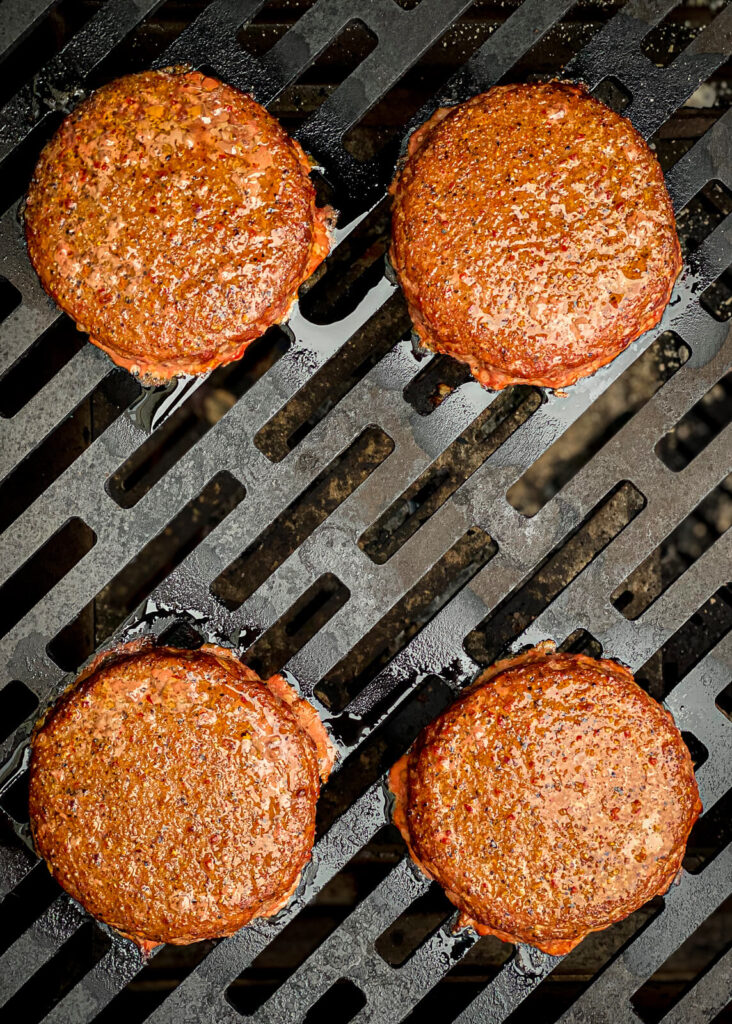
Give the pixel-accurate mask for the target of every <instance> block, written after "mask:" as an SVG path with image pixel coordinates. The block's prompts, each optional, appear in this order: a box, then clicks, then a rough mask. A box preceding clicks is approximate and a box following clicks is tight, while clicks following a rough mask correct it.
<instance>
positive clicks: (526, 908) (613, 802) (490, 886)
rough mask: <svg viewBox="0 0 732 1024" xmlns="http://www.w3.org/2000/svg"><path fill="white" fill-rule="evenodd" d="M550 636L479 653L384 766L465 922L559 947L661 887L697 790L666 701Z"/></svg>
mask: <svg viewBox="0 0 732 1024" xmlns="http://www.w3.org/2000/svg"><path fill="white" fill-rule="evenodd" d="M550 649H551V648H547V646H546V645H540V646H539V647H538V648H535V649H534V650H533V651H531V652H529V653H528V654H525V655H521V656H519V657H516V658H512V659H509V660H507V661H503V662H498V663H497V664H496V665H494V666H493V667H492V668H490V669H489V670H488V671H487V672H486V673H484V675H483V676H481V678H480V679H479V680H478V682H477V683H476V684H475V686H474V687H472V688H471V689H470V690H469V691H468V692H467V693H466V694H465V695H464V696H463V697H461V698H460V699H459V700H457V701H456V702H455V703H454V704H453V705H452V707H450V708H449V709H448V710H447V711H446V712H445V713H444V714H443V715H441V716H440V717H439V718H438V719H436V720H435V721H434V722H432V723H431V724H430V725H429V726H427V728H426V729H424V730H423V732H422V733H421V735H420V736H419V738H418V740H417V742H416V743H415V744H414V746H413V747H412V749H411V750H410V751H409V752H408V754H407V755H405V757H404V758H402V759H401V761H399V762H398V763H397V764H396V765H395V766H394V768H393V769H392V772H391V780H390V781H391V787H392V789H393V791H394V792H395V794H396V797H397V804H396V811H395V822H396V824H397V825H398V826H399V828H400V830H401V832H402V834H403V835H404V838H405V839H406V841H407V844H408V845H409V848H410V852H411V854H412V856H413V858H414V859H415V861H416V862H417V864H419V866H420V867H421V868H422V870H423V871H424V872H425V873H426V874H428V875H429V876H430V877H432V878H434V879H436V880H437V881H438V882H439V883H440V884H441V885H442V886H443V887H444V888H445V890H446V891H447V895H448V896H449V898H450V899H451V900H452V902H453V903H455V904H456V905H457V906H458V907H459V908H460V910H461V911H462V912H463V913H462V923H464V924H472V925H473V926H474V927H476V928H477V929H478V931H480V932H481V933H484V934H492V935H497V936H498V937H499V938H501V939H504V940H505V941H507V942H527V943H530V944H531V945H533V946H538V947H539V949H542V950H544V951H545V952H547V953H552V954H561V953H567V952H569V950H570V949H572V948H573V947H574V946H576V945H577V943H578V942H579V941H580V940H581V939H582V938H584V936H585V935H586V934H587V933H588V932H590V931H595V930H598V929H601V928H605V927H607V926H608V925H609V924H611V923H612V922H614V921H618V920H620V919H621V918H623V917H626V916H627V915H628V914H630V913H631V912H632V911H633V910H635V909H637V908H638V907H639V906H641V905H642V904H643V903H645V902H646V901H647V900H649V899H651V898H652V897H653V896H655V895H657V894H658V893H663V892H665V891H666V889H667V888H668V886H669V885H670V884H671V882H672V880H673V879H674V877H675V876H676V874H677V873H678V871H679V868H680V866H681V861H682V858H683V855H684V849H685V846H686V840H687V838H688V835H689V832H690V830H691V827H692V825H693V824H694V821H695V820H696V818H697V817H698V816H699V813H700V811H701V803H700V801H699V794H698V790H697V785H696V780H695V778H694V770H693V767H692V763H691V758H690V756H689V752H688V750H687V749H686V746H685V744H684V742H683V740H682V738H681V734H680V733H679V731H678V729H677V728H676V726H675V725H674V722H673V719H672V718H671V715H670V714H669V713H668V712H667V711H665V710H664V709H663V708H662V707H661V705H660V704H658V703H656V701H654V700H653V699H652V698H651V697H649V696H648V695H647V694H646V693H645V692H644V691H643V690H641V688H640V687H639V686H637V685H636V683H635V682H634V680H633V677H632V675H631V674H630V672H629V671H628V670H627V669H625V668H623V667H622V666H621V665H618V664H617V663H616V662H613V661H595V660H593V659H592V658H588V657H585V656H583V655H570V654H551V653H548V650H550Z"/></svg>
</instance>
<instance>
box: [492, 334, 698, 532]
mask: <svg viewBox="0 0 732 1024" xmlns="http://www.w3.org/2000/svg"><path fill="white" fill-rule="evenodd" d="M690 355H691V350H690V349H689V347H688V345H686V344H685V342H683V341H682V340H681V338H679V336H678V335H677V334H675V333H674V332H673V331H666V332H665V333H664V334H662V335H661V336H660V337H659V338H657V339H656V341H655V342H654V343H653V344H652V345H651V346H650V347H649V348H648V349H646V351H645V352H644V353H643V355H641V356H639V357H638V359H636V361H635V362H634V363H633V364H632V365H631V366H629V367H628V369H627V370H625V372H624V373H622V374H621V375H620V377H618V379H617V380H616V381H614V382H613V383H612V384H611V385H610V387H609V388H608V389H607V390H606V391H605V392H603V394H602V395H601V396H600V397H599V398H598V399H596V401H595V402H594V403H593V404H592V405H591V406H590V408H589V409H588V410H587V411H586V412H584V413H583V414H582V415H581V416H580V417H579V419H578V420H576V421H575V422H574V423H573V424H572V426H571V427H569V428H568V429H567V430H565V432H564V433H563V434H562V436H561V437H560V438H558V439H557V440H556V441H555V442H554V444H552V445H551V446H550V447H549V448H547V450H546V451H545V452H544V454H543V455H541V456H540V458H538V459H537V460H536V462H534V464H533V465H532V466H531V467H530V468H529V469H527V470H526V472H525V473H524V474H523V476H521V477H520V478H519V479H518V480H517V481H516V483H515V484H513V485H512V486H511V487H510V488H509V489H508V492H507V494H506V497H507V498H508V500H509V501H510V503H511V504H512V505H513V507H514V508H515V509H516V511H517V512H520V513H521V515H524V516H534V515H536V513H537V512H539V511H541V509H542V508H544V506H545V505H546V504H547V502H548V501H550V500H551V498H553V497H554V495H555V494H556V493H557V492H558V491H560V490H561V489H562V487H564V486H565V485H566V484H567V483H569V481H570V480H571V479H572V478H573V477H574V476H576V475H577V473H579V471H580V470H581V469H582V468H583V466H586V465H587V463H588V462H589V461H590V460H591V459H592V457H593V455H595V454H596V453H597V452H598V451H599V450H600V449H601V448H602V447H603V446H604V445H605V444H607V442H608V441H609V440H610V439H611V438H612V437H614V436H615V434H617V433H618V431H619V430H620V429H621V427H623V426H624V425H625V424H626V423H627V422H628V421H629V420H630V419H631V418H632V417H633V416H634V415H635V414H636V413H637V412H638V411H639V410H640V409H642V408H643V406H644V405H646V404H647V402H649V401H650V399H651V398H653V396H654V395H655V394H656V393H657V392H658V391H659V390H660V389H661V388H662V387H663V385H664V384H665V383H666V381H667V380H670V378H671V377H673V375H674V374H675V373H676V372H677V371H678V370H680V369H681V367H682V366H683V365H684V363H685V362H686V361H687V360H688V358H689V356H690Z"/></svg>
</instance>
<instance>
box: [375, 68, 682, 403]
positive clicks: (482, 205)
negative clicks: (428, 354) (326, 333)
mask: <svg viewBox="0 0 732 1024" xmlns="http://www.w3.org/2000/svg"><path fill="white" fill-rule="evenodd" d="M391 259H392V262H393V264H394V267H395V269H396V271H397V274H398V276H399V279H400V282H401V285H402V288H403V290H404V293H405V296H406V298H407V301H408V304H409V307H410V312H411V314H412V319H413V321H414V324H415V327H416V329H417V331H418V333H419V335H420V337H421V340H422V341H423V343H424V344H425V345H427V346H428V347H429V348H432V349H434V350H435V351H437V352H445V353H447V354H448V355H451V356H454V357H455V358H456V359H459V360H461V361H462V362H465V363H467V364H468V365H469V366H470V369H471V371H472V372H473V374H474V376H475V377H476V378H477V379H478V380H479V381H480V383H481V384H483V385H485V386H486V387H490V388H503V387H506V386H507V385H509V384H514V383H531V384H537V385H544V386H547V387H561V386H563V385H568V384H573V383H574V382H575V381H576V380H577V379H578V378H579V377H585V376H587V375H588V374H590V373H593V372H594V371H595V370H597V369H598V368H599V367H600V366H603V365H604V364H605V363H609V362H610V361H611V360H612V359H613V358H614V357H615V356H616V355H618V353H619V352H621V351H622V350H623V349H624V348H625V347H626V346H627V345H628V344H630V342H631V341H633V340H634V339H635V338H637V337H638V336H639V335H640V334H642V333H643V332H644V331H646V330H648V329H649V328H650V327H653V326H654V325H655V324H657V323H658V321H659V320H660V319H661V316H662V314H663V310H664V307H665V306H666V303H667V302H668V299H669V296H670V294H671V289H672V287H673V283H674V281H675V279H676V277H677V275H678V273H679V270H680V269H681V251H680V247H679V242H678V238H677V236H676V228H675V222H674V215H673V209H672V207H671V202H670V200H669V197H668V193H667V191H666V186H665V184H664V180H663V174H662V172H661V168H660V167H659V164H658V161H657V160H656V158H655V156H654V155H653V153H652V152H651V151H650V149H649V148H648V146H647V145H646V143H645V142H644V141H643V139H642V138H641V136H640V135H638V133H637V132H636V131H635V129H634V128H633V126H632V125H631V123H630V121H628V120H626V119H625V118H623V117H620V116H619V115H618V114H616V113H614V111H612V110H610V109H609V108H608V107H606V106H605V105H604V104H602V103H600V102H599V101H597V100H595V99H593V98H592V97H591V96H590V95H589V94H588V93H587V91H586V89H585V88H584V87H583V86H578V85H569V84H563V83H558V82H552V83H549V84H544V85H506V86H498V87H496V88H494V89H491V90H490V91H489V92H487V93H484V94H482V95H479V96H475V97H473V99H471V100H469V101H468V102H467V103H463V104H461V105H460V106H457V107H452V108H449V109H442V110H439V111H438V112H437V113H436V114H435V115H434V117H432V118H431V119H430V120H429V121H428V122H427V123H426V124H425V125H423V126H422V127H421V128H420V129H418V130H417V131H416V132H415V133H414V135H413V136H412V138H411V140H410V145H409V156H408V159H407V161H406V164H405V166H404V168H403V170H402V172H401V174H400V175H399V176H398V178H397V180H396V181H395V184H394V209H393V224H392V248H391Z"/></svg>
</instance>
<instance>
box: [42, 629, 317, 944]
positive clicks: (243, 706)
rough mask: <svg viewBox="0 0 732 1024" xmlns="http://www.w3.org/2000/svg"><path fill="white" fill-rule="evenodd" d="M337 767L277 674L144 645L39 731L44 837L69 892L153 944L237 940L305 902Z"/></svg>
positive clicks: (64, 704) (81, 685)
mask: <svg viewBox="0 0 732 1024" xmlns="http://www.w3.org/2000/svg"><path fill="white" fill-rule="evenodd" d="M331 765H332V748H331V746H330V743H329V741H328V739H327V736H326V733H325V730H324V728H323V725H322V724H321V722H320V720H319V718H318V717H317V714H316V713H315V710H314V709H313V708H312V707H311V706H310V705H309V704H308V703H307V702H306V701H304V700H301V699H300V698H299V697H297V695H296V694H295V692H294V691H293V690H292V689H291V688H290V687H289V686H288V684H287V683H286V682H285V680H284V679H283V678H282V677H281V676H273V677H272V678H271V679H269V680H267V681H266V682H263V681H262V680H260V679H259V677H258V676H257V675H255V673H254V672H252V671H251V670H250V669H248V668H246V667H245V666H244V665H242V664H241V662H240V661H238V659H237V658H235V657H234V655H233V654H232V653H231V652H230V651H227V650H225V649H224V648H220V647H212V646H205V647H202V648H201V649H200V650H198V651H183V650H174V649H172V648H169V647H157V648H155V647H151V646H150V645H149V644H147V645H144V644H143V645H141V644H140V642H139V641H138V642H135V643H132V644H127V645H124V646H122V647H120V648H119V649H118V650H117V651H115V652H113V653H112V655H111V656H109V655H108V656H107V657H106V659H104V658H102V659H99V660H98V661H97V663H95V664H94V665H92V666H91V669H90V670H89V672H88V674H86V675H84V676H82V677H81V679H80V680H79V681H78V682H77V684H76V685H75V686H74V687H73V688H72V689H71V690H70V691H68V692H67V693H66V695H65V696H64V697H63V698H62V699H61V700H60V701H59V702H58V703H57V704H56V706H55V707H54V708H53V710H52V711H51V712H50V714H49V715H48V717H47V718H46V720H45V722H43V724H42V725H41V726H40V727H39V728H38V729H37V731H36V733H35V735H34V737H33V743H32V757H31V764H30V815H31V827H32V830H33V837H34V840H35V843H36V847H37V849H38V852H39V853H40V855H41V856H42V857H44V858H45V860H46V862H47V864H48V867H49V868H50V870H51V872H52V874H53V875H54V877H55V878H56V880H57V881H58V882H59V883H60V885H62V886H63V887H64V889H66V890H67V892H69V893H70V894H71V895H72V896H73V897H74V898H75V899H77V900H78V901H79V902H80V903H82V904H83V905H84V906H85V907H86V909H87V910H88V911H89V912H90V913H92V914H94V916H95V917H98V918H100V919H101V920H102V921H105V922H106V923H107V924H109V925H112V927H114V928H117V929H118V930H119V931H120V932H122V933H123V934H125V935H127V936H129V937H130V938H132V939H134V941H135V942H137V943H138V945H140V946H142V947H143V948H151V947H152V946H155V945H157V944H158V943H161V942H171V943H176V944H183V943H187V942H195V941H197V940H199V939H207V938H214V937H217V936H221V935H230V934H231V933H232V932H234V931H236V930H237V929H238V928H240V927H241V926H242V925H245V924H247V923H248V922H249V921H251V920H252V918H254V917H266V916H269V915H270V914H273V913H274V912H275V911H277V910H278V909H279V908H280V907H281V906H282V905H283V904H284V903H286V902H287V900H288V898H289V897H290V895H291V893H292V892H293V890H294V888H295V886H296V885H297V882H298V879H299V877H300V872H301V871H302V869H303V866H304V865H305V864H306V862H307V861H308V860H309V859H310V853H311V849H312V845H313V835H314V830H315V805H316V802H317V799H318V795H319V791H320V779H321V778H322V779H325V778H327V775H328V772H329V771H330V768H331Z"/></svg>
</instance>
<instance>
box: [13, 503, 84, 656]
mask: <svg viewBox="0 0 732 1024" xmlns="http://www.w3.org/2000/svg"><path fill="white" fill-rule="evenodd" d="M96 540H97V537H96V534H95V533H94V531H93V530H92V529H90V528H89V527H88V526H87V525H86V523H85V522H83V521H82V520H81V519H79V518H78V516H74V517H73V518H71V519H69V520H68V521H67V522H66V523H64V525H63V526H62V527H60V528H59V529H58V530H56V532H55V533H54V534H53V535H52V536H51V537H49V538H48V540H47V541H46V542H45V544H43V545H42V546H41V547H40V548H39V549H38V550H37V551H36V553H35V554H34V555H32V556H31V557H30V558H29V559H28V560H27V561H26V562H25V564H24V565H22V566H21V568H20V569H18V570H17V572H15V573H13V575H12V576H11V577H10V579H9V580H7V581H6V582H5V583H3V584H2V586H0V636H5V634H6V633H9V632H10V630H11V629H12V628H13V626H15V625H16V624H17V623H18V622H20V620H21V619H22V618H23V616H24V615H26V614H27V612H29V611H30V610H31V608H32V607H33V606H34V605H36V604H37V603H38V602H39V601H40V600H41V598H42V597H45V595H46V594H47V593H48V592H49V590H51V589H52V588H53V587H55V586H56V584H57V583H59V581H60V580H62V579H63V578H64V576H66V575H67V573H69V572H71V570H72V569H73V568H74V566H75V565H76V564H77V563H78V562H80V561H81V559H82V558H83V557H84V555H86V554H88V553H89V551H91V549H92V548H93V547H94V545H95V544H96ZM52 553H53V555H52Z"/></svg>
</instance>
